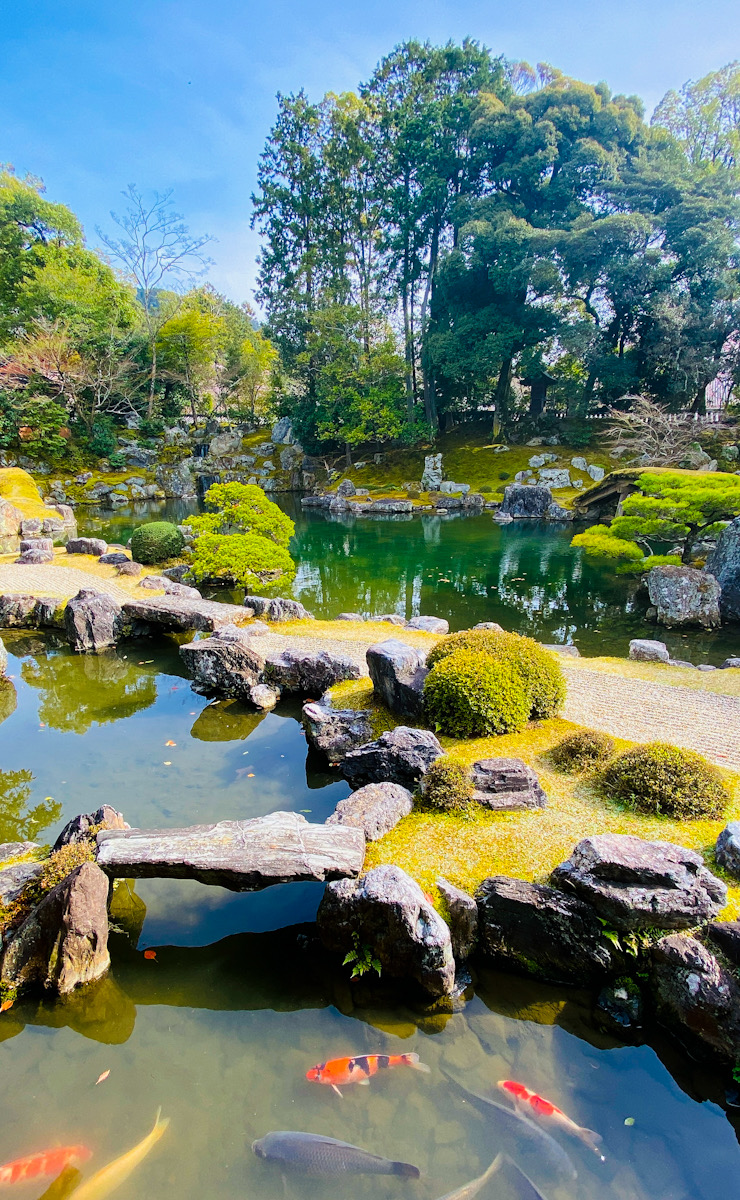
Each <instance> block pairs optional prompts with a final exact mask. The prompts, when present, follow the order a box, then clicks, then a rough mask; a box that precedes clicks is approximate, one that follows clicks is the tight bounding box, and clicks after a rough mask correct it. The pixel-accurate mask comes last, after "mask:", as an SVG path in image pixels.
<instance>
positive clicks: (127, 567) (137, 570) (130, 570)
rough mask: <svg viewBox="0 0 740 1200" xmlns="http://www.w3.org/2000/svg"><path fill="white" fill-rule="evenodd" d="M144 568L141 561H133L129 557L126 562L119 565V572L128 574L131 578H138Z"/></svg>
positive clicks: (119, 573)
mask: <svg viewBox="0 0 740 1200" xmlns="http://www.w3.org/2000/svg"><path fill="white" fill-rule="evenodd" d="M143 569H144V568H143V567H142V565H141V563H137V562H133V561H132V560H131V559H127V560H126V562H123V563H121V564H120V565H119V567H118V572H117V574H118V575H127V576H128V577H129V578H131V579H136V578H137V577H138V576H139V575H141V572H142V571H143Z"/></svg>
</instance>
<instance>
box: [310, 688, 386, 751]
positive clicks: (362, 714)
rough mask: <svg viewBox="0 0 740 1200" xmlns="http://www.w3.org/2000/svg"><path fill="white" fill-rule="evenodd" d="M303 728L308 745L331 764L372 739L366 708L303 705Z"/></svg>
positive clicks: (317, 704) (316, 704) (368, 713)
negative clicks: (314, 748)
mask: <svg viewBox="0 0 740 1200" xmlns="http://www.w3.org/2000/svg"><path fill="white" fill-rule="evenodd" d="M303 727H304V729H305V730H306V738H307V739H308V741H309V742H310V743H311V745H312V746H315V747H316V749H317V750H321V752H322V753H323V754H325V755H326V757H327V758H328V759H329V761H330V762H339V761H340V760H341V759H343V758H344V756H345V754H347V753H348V751H350V750H354V749H355V747H356V746H363V745H364V744H365V742H369V741H370V740H371V738H372V736H373V731H372V726H371V724H370V710H369V709H355V708H332V706H331V704H324V703H319V702H318V701H315V700H311V701H309V703H308V704H304V705H303Z"/></svg>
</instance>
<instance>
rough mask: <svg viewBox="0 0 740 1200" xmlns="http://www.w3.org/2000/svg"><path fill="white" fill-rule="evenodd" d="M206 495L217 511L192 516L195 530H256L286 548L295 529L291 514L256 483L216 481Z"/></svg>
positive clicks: (239, 531) (200, 531)
mask: <svg viewBox="0 0 740 1200" xmlns="http://www.w3.org/2000/svg"><path fill="white" fill-rule="evenodd" d="M205 499H206V504H208V505H209V506H211V507H212V508H214V509H215V510H216V511H215V512H209V513H203V514H202V516H199V517H192V518H190V522H189V523H190V525H191V526H192V527H193V529H194V530H195V531H196V533H219V534H231V533H254V534H258V535H259V536H260V537H263V538H266V539H268V540H269V541H271V542H274V543H275V544H276V545H277V546H282V547H283V548H285V547H287V545H288V543H289V541H290V539H291V538H292V537H293V535H294V533H295V525H294V523H293V521H291V519H290V517H288V516H286V515H285V513H284V512H283V511H282V509H280V508H278V506H277V504H275V503H273V501H272V500H269V499H268V497H267V496H266V494H265V493H264V492H263V491H262V488H259V487H257V486H256V485H255V484H250V483H214V484H213V485H212V487H210V488H209V489H208V491H207V492H206V497H205Z"/></svg>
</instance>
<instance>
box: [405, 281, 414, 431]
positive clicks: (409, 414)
mask: <svg viewBox="0 0 740 1200" xmlns="http://www.w3.org/2000/svg"><path fill="white" fill-rule="evenodd" d="M402 299H403V340H404V362H405V368H404V378H405V381H406V420H407V421H408V423H409V425H413V423H414V381H413V376H412V372H411V323H410V321H409V293H408V285H407V283H406V282H405V281H404V285H403V298H402Z"/></svg>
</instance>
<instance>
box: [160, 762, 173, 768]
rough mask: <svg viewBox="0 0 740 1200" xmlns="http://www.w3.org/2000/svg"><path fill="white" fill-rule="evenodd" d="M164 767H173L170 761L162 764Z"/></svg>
mask: <svg viewBox="0 0 740 1200" xmlns="http://www.w3.org/2000/svg"><path fill="white" fill-rule="evenodd" d="M162 766H163V767H171V766H172V763H171V762H170V761H168V762H163V763H162Z"/></svg>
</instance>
